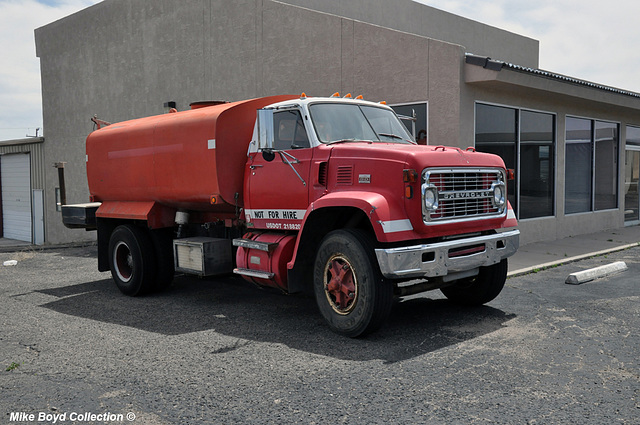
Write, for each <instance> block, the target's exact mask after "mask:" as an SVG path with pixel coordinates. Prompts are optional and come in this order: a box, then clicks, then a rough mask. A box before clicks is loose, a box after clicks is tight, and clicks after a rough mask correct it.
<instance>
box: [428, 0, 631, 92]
mask: <svg viewBox="0 0 640 425" xmlns="http://www.w3.org/2000/svg"><path fill="white" fill-rule="evenodd" d="M417 1H419V2H421V3H425V4H428V5H429V6H433V7H436V8H438V9H441V10H445V11H447V12H451V13H455V14H457V15H460V16H464V17H466V18H470V19H473V20H475V21H479V22H482V23H485V24H488V25H492V26H495V27H498V28H502V29H505V30H508V31H512V32H515V33H518V34H521V35H524V36H527V37H531V38H534V39H536V40H539V41H540V68H542V69H546V70H548V71H551V72H556V73H560V74H565V75H569V76H571V77H575V78H579V79H584V80H589V81H593V82H596V83H599V84H605V85H610V86H614V87H618V88H621V89H625V90H631V91H636V92H640V78H638V74H639V73H638V69H640V51H638V50H637V48H636V45H637V43H638V42H639V41H640V25H637V19H638V16H640V2H638V1H636V0H609V1H607V2H602V1H600V0H536V1H534V2H532V1H530V0H491V1H490V2H488V1H486V0H417ZM496 59H498V58H496Z"/></svg>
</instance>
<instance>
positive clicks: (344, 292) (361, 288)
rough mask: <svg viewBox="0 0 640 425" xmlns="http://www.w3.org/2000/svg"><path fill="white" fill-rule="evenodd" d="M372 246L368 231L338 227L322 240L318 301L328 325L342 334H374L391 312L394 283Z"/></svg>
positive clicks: (315, 278) (316, 280) (316, 270)
mask: <svg viewBox="0 0 640 425" xmlns="http://www.w3.org/2000/svg"><path fill="white" fill-rule="evenodd" d="M372 247H373V240H372V239H371V238H370V237H369V236H368V235H367V234H366V233H365V232H362V231H360V230H355V229H344V230H335V231H333V232H331V233H329V234H328V235H327V236H326V237H325V238H324V239H323V240H322V242H321V244H320V248H319V249H318V253H317V254H316V260H315V264H314V273H313V281H314V285H313V286H314V292H315V298H316V302H317V304H318V308H319V309H320V313H321V314H322V316H323V317H324V319H325V320H326V321H327V323H328V324H329V327H330V328H331V329H332V330H333V331H334V332H336V333H339V334H341V335H345V336H349V337H358V336H364V335H366V334H368V333H371V332H373V331H375V330H376V329H378V328H379V327H380V326H381V325H382V324H383V323H384V322H385V321H386V319H387V318H388V317H389V313H390V312H391V307H392V305H393V286H392V285H391V284H390V283H389V282H387V281H385V280H384V279H383V277H382V275H381V273H380V270H379V268H378V265H377V262H376V259H375V255H374V252H373V249H372Z"/></svg>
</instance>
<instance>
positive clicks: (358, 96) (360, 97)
mask: <svg viewBox="0 0 640 425" xmlns="http://www.w3.org/2000/svg"><path fill="white" fill-rule="evenodd" d="M356 99H364V97H362V95H361V94H359V95H357V96H356Z"/></svg>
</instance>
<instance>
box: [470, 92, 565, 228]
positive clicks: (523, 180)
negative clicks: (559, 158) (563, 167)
mask: <svg viewBox="0 0 640 425" xmlns="http://www.w3.org/2000/svg"><path fill="white" fill-rule="evenodd" d="M555 128H556V122H555V115H553V114H549V113H543V112H534V111H527V110H520V109H517V108H508V107H505V106H494V105H486V104H482V103H478V104H476V136H475V137H476V145H475V146H476V150H478V151H480V152H489V153H493V154H496V155H499V156H500V157H501V158H502V160H503V161H504V163H505V166H506V167H507V168H510V169H513V170H514V172H515V179H514V180H510V181H509V182H508V184H507V192H508V198H509V202H510V203H511V206H512V207H513V209H514V211H515V213H516V215H517V217H518V218H520V219H525V218H535V217H546V216H552V215H553V213H554V190H555V144H556V140H555Z"/></svg>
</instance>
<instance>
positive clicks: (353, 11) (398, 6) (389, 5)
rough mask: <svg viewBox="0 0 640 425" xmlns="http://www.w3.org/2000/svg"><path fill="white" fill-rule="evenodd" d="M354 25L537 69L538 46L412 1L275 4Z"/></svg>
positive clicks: (323, 0) (289, 0)
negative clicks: (366, 25) (340, 18)
mask: <svg viewBox="0 0 640 425" xmlns="http://www.w3.org/2000/svg"><path fill="white" fill-rule="evenodd" d="M278 1H280V2H282V3H288V4H293V5H297V6H302V7H305V8H309V9H313V10H318V11H321V12H326V13H330V14H334V15H338V16H343V17H346V18H349V19H353V20H356V21H362V22H367V23H370V24H374V25H377V26H382V27H385V28H391V29H395V30H399V31H403V32H408V33H411V34H417V35H421V36H424V37H428V38H432V39H434V40H446V41H447V42H449V43H453V44H457V45H460V46H463V47H464V48H465V50H466V51H468V52H471V53H474V54H478V55H483V56H489V57H493V58H494V59H500V60H503V61H507V62H511V63H516V64H519V65H523V66H527V67H530V68H537V67H538V50H539V42H538V41H537V40H534V39H532V38H529V37H525V36H522V35H519V34H515V33H512V32H509V31H505V30H502V29H500V28H496V27H492V26H489V25H485V24H482V23H480V22H476V21H473V20H471V19H467V18H463V17H461V16H457V15H454V14H451V13H449V12H445V11H443V10H439V9H436V8H433V7H430V6H427V5H425V4H422V3H418V2H416V1H413V0H394V1H378V0H348V1H344V0H278Z"/></svg>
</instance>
